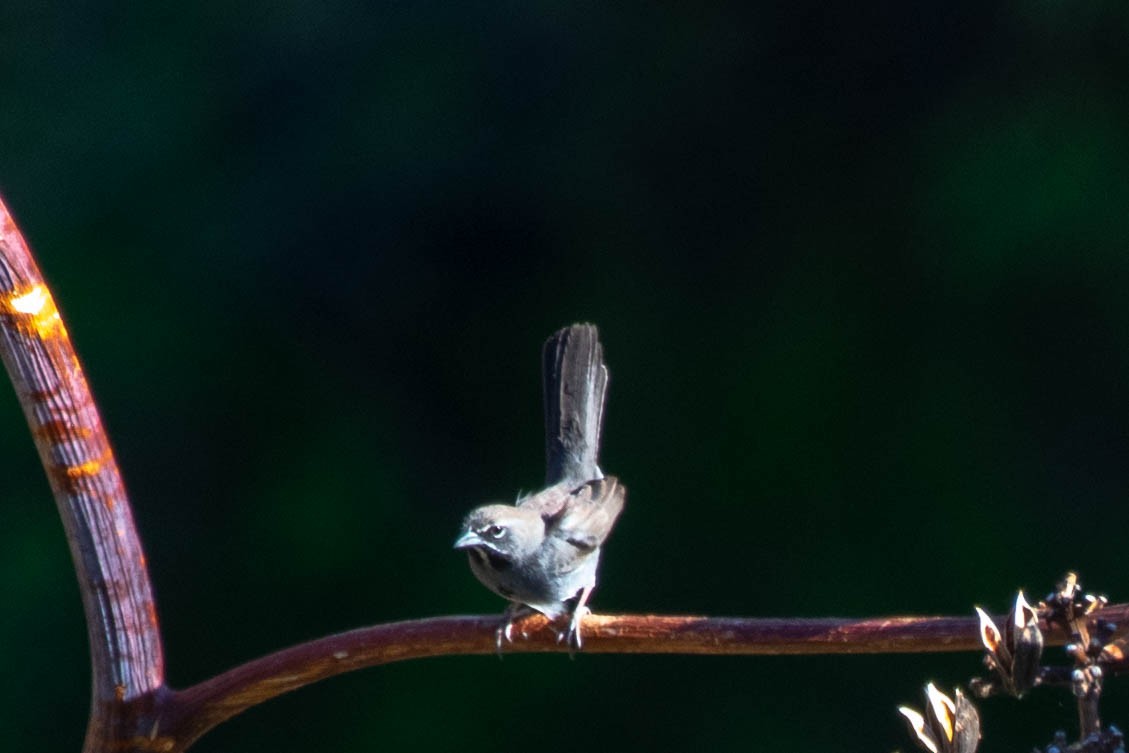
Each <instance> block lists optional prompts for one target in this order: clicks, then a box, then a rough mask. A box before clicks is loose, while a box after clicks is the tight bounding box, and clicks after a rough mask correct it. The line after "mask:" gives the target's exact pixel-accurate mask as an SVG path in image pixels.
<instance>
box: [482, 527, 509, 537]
mask: <svg viewBox="0 0 1129 753" xmlns="http://www.w3.org/2000/svg"><path fill="white" fill-rule="evenodd" d="M505 534H506V528H505V526H499V525H493V526H490V527H489V528H487V529H486V535H487V536H489V537H490V538H492V539H500V538H502V536H504V535H505Z"/></svg>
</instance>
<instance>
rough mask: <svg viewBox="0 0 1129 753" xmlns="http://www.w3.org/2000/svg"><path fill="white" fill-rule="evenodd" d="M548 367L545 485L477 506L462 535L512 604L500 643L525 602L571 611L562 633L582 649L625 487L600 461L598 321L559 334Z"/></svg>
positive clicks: (474, 567) (473, 559)
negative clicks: (510, 500) (584, 623)
mask: <svg viewBox="0 0 1129 753" xmlns="http://www.w3.org/2000/svg"><path fill="white" fill-rule="evenodd" d="M543 365H544V388H545V429H546V443H545V450H546V459H547V468H548V470H547V472H546V482H547V486H546V488H545V489H543V490H542V491H540V492H537V493H536V494H533V495H530V496H527V497H523V498H522V499H519V500H518V501H517V503H516V504H514V505H486V506H484V507H479V508H477V509H475V510H472V511H471V512H470V514H468V515H467V516H466V518H465V519H464V520H463V526H462V533H461V534H460V536H459V538H458V540H456V541H455V549H462V550H465V551H466V552H467V555H468V559H469V561H470V569H471V571H472V572H473V573H474V575H475V577H477V578H478V580H479V581H481V582H482V584H483V585H485V586H486V587H487V588H489V589H490V590H491V591H493V592H494V593H496V594H498V595H499V596H501V597H503V598H505V599H508V600H509V601H510V602H511V604H510V606H509V607H508V608H507V609H506V613H505V615H504V616H503V621H502V624H501V626H500V627H499V628H498V647H499V650H500V649H501V645H502V638H503V637H505V638H506V639H507V640H509V639H510V638H511V636H510V631H511V627H512V624H513V622H514V620H515V619H516V618H517V617H518V616H519V615H520V613H521V612H522V610H523V609H524V608H531V609H533V610H536V611H538V612H540V613H542V614H544V615H545V616H546V617H548V618H549V619H551V620H556V619H557V618H559V617H562V616H563V615H566V614H569V615H570V617H571V618H570V620H569V626H568V630H567V632H566V633H563V634H562V639H563V638H565V637H567V638H568V640H569V643H570V645H572V646H574V647H576V648H580V645H581V639H580V621H581V619H582V616H583V613H584V610H585V608H586V607H585V605H586V603H587V601H588V597H589V595H590V594H591V593H592V589H593V588H594V587H595V585H596V570H597V568H598V566H599V562H600V546H601V545H602V544H603V543H604V540H605V539H606V538H607V536H608V533H609V532H610V531H611V529H612V526H613V525H615V521H616V518H617V517H619V514H620V512H621V511H622V510H623V503H624V497H625V494H626V491H625V489H624V487H623V485H622V484H620V483H619V481H618V480H616V479H615V478H612V477H610V476H609V477H604V474H603V473H602V472H601V471H600V468H599V466H598V465H597V463H596V457H597V453H598V451H599V445H600V424H601V421H602V419H603V409H604V398H605V395H606V392H607V380H608V371H607V367H606V366H605V365H604V361H603V349H602V348H601V347H600V342H599V339H598V337H597V334H596V328H595V327H593V326H592V325H590V324H586V325H580V324H577V325H573V326H571V327H566V328H564V329H562V330H560V331H559V332H557V333H555V334H554V335H553V336H552V337H550V338H549V339H548V340H547V341H546V343H545V347H544V351H543Z"/></svg>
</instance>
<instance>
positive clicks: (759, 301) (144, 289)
mask: <svg viewBox="0 0 1129 753" xmlns="http://www.w3.org/2000/svg"><path fill="white" fill-rule="evenodd" d="M14 5H19V4H14ZM23 6H24V7H23V8H22V9H21V8H19V7H9V8H7V9H6V10H5V19H4V23H3V24H2V25H0V94H2V106H0V192H2V193H3V195H4V197H5V199H6V200H7V202H8V204H9V206H10V208H11V210H12V211H13V213H14V214H15V216H16V218H17V220H18V222H19V223H20V225H21V227H22V229H23V231H24V233H25V235H26V237H27V239H28V241H29V243H30V244H31V245H32V247H33V249H34V250H35V251H36V252H37V254H38V257H39V259H40V262H41V265H42V267H43V268H44V271H45V274H46V275H47V277H48V279H49V280H50V281H51V283H52V284H53V286H54V289H55V292H56V298H57V300H58V301H59V304H60V307H61V308H62V310H63V312H64V315H65V316H67V321H68V324H69V328H70V331H71V334H72V336H73V338H74V339H75V342H76V344H77V347H78V349H79V352H80V354H81V355H82V357H83V360H84V363H85V365H86V367H87V372H88V374H89V377H90V379H91V381H92V383H93V386H94V390H95V393H96V394H97V396H98V397H99V400H100V404H101V406H102V410H103V412H104V417H105V420H106V423H107V425H108V427H109V429H110V432H111V436H112V438H113V441H114V443H115V446H116V448H117V451H118V455H119V461H120V463H121V466H122V467H123V469H124V472H125V474H126V479H127V483H128V485H129V487H130V489H131V492H132V497H133V500H134V504H135V514H136V516H137V519H138V524H139V527H140V530H141V533H142V536H143V539H144V541H145V543H146V546H147V551H148V555H149V562H150V565H151V568H152V576H153V579H154V582H155V587H156V592H157V597H158V603H159V607H160V613H161V617H162V620H163V626H164V631H165V636H166V641H167V643H166V651H167V660H168V674H169V678H170V681H171V682H172V684H174V685H175V686H185V685H188V684H191V683H193V682H196V681H199V680H202V679H204V678H206V677H208V676H210V675H212V674H213V673H216V672H219V671H221V670H223V669H226V668H228V667H230V666H232V665H234V664H236V663H239V662H241V661H244V660H247V659H250V658H252V657H256V656H259V655H261V654H264V653H266V652H269V651H271V650H274V649H277V648H281V647H283V646H286V645H289V644H292V643H295V642H298V641H301V640H304V639H308V638H312V637H316V636H319V635H323V634H326V633H330V632H336V631H340V630H344V629H348V628H352V627H357V626H360V625H365V624H371V623H376V622H382V621H388V620H398V619H404V618H412V617H420V616H426V615H434V614H447V613H479V612H493V611H500V610H501V607H502V604H501V603H500V601H499V600H498V599H497V598H495V597H493V596H492V595H491V594H490V593H488V592H487V591H486V590H485V589H483V588H482V587H481V586H479V584H478V583H477V582H476V581H475V580H474V579H473V578H472V576H471V575H470V572H469V570H468V568H467V566H466V564H465V562H464V559H463V557H461V556H460V555H458V554H456V553H454V552H452V551H451V550H450V544H451V542H452V540H453V537H454V535H455V533H456V529H457V525H458V522H459V519H460V517H461V516H462V514H463V513H464V512H465V511H466V510H467V509H469V508H470V507H471V506H473V505H475V504H478V503H481V502H484V501H488V500H492V499H503V500H509V499H512V498H513V496H514V495H515V494H516V492H517V491H518V490H519V489H525V490H529V489H532V488H534V487H537V486H538V484H539V483H540V481H541V478H542V473H543V461H542V434H541V431H542V430H541V406H540V386H539V380H540V375H539V349H540V346H541V342H542V341H543V340H544V338H545V337H546V336H547V335H549V333H550V332H552V331H553V330H554V329H556V328H557V327H559V326H562V325H564V324H568V323H570V322H573V321H593V322H596V323H597V324H599V326H600V327H601V330H602V333H603V339H604V342H605V347H606V353H607V357H608V360H609V362H610V365H611V370H612V384H611V393H610V403H609V406H608V418H607V424H606V427H605V446H604V453H603V460H604V462H603V465H604V467H605V468H606V469H607V470H608V471H609V472H613V473H615V474H617V475H619V476H620V477H621V478H622V479H624V481H625V482H626V484H627V485H628V487H629V489H630V495H629V499H628V506H627V509H626V512H625V514H624V516H623V518H622V519H621V521H620V524H619V526H618V528H617V530H616V532H615V534H614V535H613V537H612V539H611V541H610V542H609V546H608V548H607V552H606V555H605V561H604V568H603V578H602V582H601V586H600V588H599V590H598V591H597V593H596V596H595V598H594V604H595V607H596V609H597V610H600V611H607V612H628V611H631V612H635V611H654V612H667V613H708V614H714V615H749V616H790V615H791V616H831V615H843V616H868V615H884V614H905V613H919V614H920V613H926V614H931V613H932V614H935V613H960V614H965V613H967V614H971V610H972V606H973V604H979V605H982V606H985V607H987V608H989V609H995V610H1001V611H1002V610H1004V609H1006V606H1007V603H1008V601H1009V600H1010V598H1011V595H1012V594H1013V593H1014V589H1016V588H1021V587H1022V588H1024V589H1027V590H1028V592H1029V593H1031V594H1033V595H1034V596H1036V597H1037V596H1041V595H1043V594H1045V593H1046V592H1047V591H1048V590H1049V589H1050V588H1051V587H1052V586H1053V584H1054V582H1055V580H1056V579H1057V578H1058V577H1059V576H1060V575H1061V574H1062V573H1063V572H1064V571H1065V570H1066V569H1068V568H1076V569H1078V570H1079V571H1080V572H1081V573H1082V576H1083V582H1084V583H1085V584H1086V585H1087V586H1089V587H1091V588H1093V589H1095V590H1097V591H1099V592H1105V593H1108V594H1109V595H1110V596H1111V597H1112V598H1113V599H1114V600H1125V599H1127V598H1129V574H1126V573H1125V572H1124V571H1123V570H1122V568H1123V567H1124V560H1123V559H1122V556H1121V555H1122V552H1121V550H1120V549H1118V546H1119V545H1118V544H1117V542H1118V541H1119V540H1120V539H1118V538H1117V537H1118V536H1119V535H1120V534H1118V531H1123V530H1124V529H1123V528H1122V526H1124V525H1125V524H1126V512H1125V501H1126V489H1127V488H1129V464H1127V462H1126V459H1127V458H1129V296H1127V295H1126V291H1127V290H1129V253H1127V242H1129V221H1127V215H1126V209H1127V207H1129V97H1127V96H1126V84H1125V82H1126V79H1125V73H1126V70H1129V67H1127V66H1129V47H1127V46H1126V45H1125V43H1124V42H1125V38H1126V32H1127V31H1129V10H1127V9H1126V6H1125V5H1124V4H1123V3H1119V2H1104V3H1103V2H1093V3H1054V2H1046V1H1045V0H1012V1H1011V2H999V3H980V2H965V1H963V0H957V2H950V3H945V4H932V5H922V4H919V3H902V2H878V3H872V4H868V5H865V6H857V5H845V4H844V5H835V4H828V3H823V2H809V1H807V0H801V1H800V2H796V3H766V2H753V3H734V4H729V5H726V4H715V3H670V4H667V3H660V4H653V3H652V4H640V5H622V4H618V5H617V4H611V5H609V4H606V3H594V2H575V3H544V2H529V1H527V2H520V3H433V2H418V3H368V2H357V1H353V2H348V1H346V0H340V1H333V0H319V1H318V2H281V3H262V2H248V3H227V2H210V1H205V2H200V3H190V4H185V3H176V4H173V3H163V2H158V3H135V2H134V3H119V4H116V6H115V7H114V8H113V9H112V10H111V9H110V7H109V4H99V3H81V4H77V5H71V6H69V7H67V8H66V9H65V10H64V9H63V8H62V6H61V5H60V6H59V7H56V8H53V9H52V8H49V7H47V6H40V5H39V4H32V3H24V4H23ZM5 392H8V394H9V396H8V397H3V398H0V426H3V427H5V428H4V429H3V430H2V431H0V443H2V444H0V458H2V461H0V476H2V478H3V483H2V485H0V498H2V500H3V503H2V504H3V520H4V522H3V524H2V525H0V601H2V603H3V605H4V606H3V609H2V611H0V645H2V646H3V647H4V656H5V679H6V681H5V683H4V690H3V691H0V692H2V693H3V702H2V703H0V739H3V740H4V741H5V746H6V747H9V748H11V749H12V750H21V749H38V750H60V751H62V750H77V749H78V747H79V745H80V743H81V740H82V735H83V729H84V723H85V716H86V706H87V703H88V684H89V670H88V660H87V649H86V638H85V632H84V627H83V623H82V614H81V610H80V604H79V598H78V592H77V588H76V586H75V583H74V577H73V571H72V569H71V564H70V559H69V555H68V552H67V549H66V545H65V542H64V538H63V533H62V530H61V527H60V526H59V524H58V520H57V515H56V513H55V511H54V509H53V505H52V503H51V499H50V496H49V492H48V488H47V484H46V482H45V480H44V478H43V474H42V472H41V471H40V469H39V467H38V464H37V461H36V458H35V455H34V452H33V448H32V444H31V441H30V439H29V436H28V433H27V431H26V429H25V427H24V424H23V419H22V417H21V416H20V414H19V410H18V406H17V404H16V401H15V399H14V397H12V396H11V395H10V391H8V390H5ZM1051 655H1052V656H1054V657H1057V656H1058V652H1051ZM978 670H979V658H978V657H977V656H975V655H971V654H970V655H933V656H911V657H894V658H890V657H837V658H836V657H833V658H810V657H809V658H727V659H699V658H692V657H666V658H663V657H618V656H583V655H582V656H579V657H578V658H577V659H576V661H569V660H568V659H566V658H564V657H563V656H557V655H553V656H533V657H527V656H522V657H512V658H507V659H506V660H505V661H503V662H499V661H497V660H496V659H493V658H482V657H472V658H449V659H442V660H433V661H426V662H416V663H409V664H402V665H397V666H390V667H386V668H380V669H374V670H370V671H365V672H361V673H356V674H353V675H350V676H347V677H343V678H338V679H334V680H332V681H329V682H325V683H322V684H319V685H317V686H314V687H311V688H308V689H305V690H303V691H301V692H298V693H295V694H293V695H291V696H288V697H285V698H282V699H280V700H277V701H274V702H271V703H269V704H267V705H264V706H262V707H260V708H258V709H255V710H253V711H252V712H250V713H247V714H246V715H244V716H242V717H239V718H237V719H235V720H233V721H232V722H230V723H228V724H226V725H224V726H223V727H221V728H220V729H218V730H216V731H215V732H213V733H212V734H210V735H209V736H207V737H206V738H204V739H203V740H202V741H201V742H200V743H199V744H198V746H197V748H196V749H197V750H199V751H202V752H203V751H226V750H246V749H270V750H277V751H305V750H327V751H335V750H378V749H381V750H399V749H409V748H410V749H417V750H444V749H453V748H455V747H458V748H459V749H460V750H465V751H486V750H498V749H499V748H500V747H505V746H521V747H526V746H535V747H536V748H537V749H538V750H541V751H570V753H571V752H573V751H575V750H577V749H578V747H591V746H594V747H595V748H596V749H607V750H628V749H648V748H650V749H657V748H661V749H686V748H691V747H696V748H698V749H702V750H718V751H728V750H742V751H744V750H781V749H799V750H844V751H855V750H859V751H862V750H867V751H872V750H879V751H881V750H892V749H893V748H895V747H901V748H902V749H908V748H910V747H911V743H910V741H909V739H908V737H907V736H906V735H905V733H904V731H903V728H902V724H901V721H900V719H899V718H898V717H897V715H896V713H895V706H896V705H897V704H899V703H906V702H911V703H913V704H915V705H919V704H920V688H921V687H922V686H923V685H924V683H925V682H926V681H929V680H934V681H936V682H938V683H940V684H942V685H943V686H945V687H947V688H951V686H952V684H953V683H956V682H963V681H965V680H966V679H967V678H968V677H969V676H970V675H972V674H974V673H976V672H977V671H978ZM981 712H982V716H983V719H984V727H985V732H986V735H987V737H986V740H985V743H984V745H983V747H982V750H985V751H1005V750H1006V751H1011V750H1018V749H1023V750H1029V749H1031V747H1032V746H1034V745H1041V744H1045V743H1046V742H1047V741H1049V740H1050V737H1051V734H1052V732H1053V731H1054V729H1056V728H1060V727H1065V728H1068V729H1073V724H1074V720H1073V711H1072V703H1071V701H1070V699H1069V698H1067V697H1066V696H1065V695H1064V694H1061V693H1059V694H1055V693H1050V692H1043V693H1036V694H1035V695H1034V697H1032V698H1030V699H1029V700H1025V701H1024V702H1023V703H1022V704H1015V703H1010V702H1008V701H1004V700H997V701H993V702H990V703H986V704H984V705H982V707H981ZM1104 717H1105V718H1106V719H1107V720H1109V721H1112V722H1114V723H1119V724H1121V725H1123V726H1124V725H1126V724H1129V690H1127V689H1126V687H1123V683H1112V684H1111V686H1110V688H1109V692H1108V699H1107V701H1106V702H1105V707H1104Z"/></svg>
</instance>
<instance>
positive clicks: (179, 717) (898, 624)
mask: <svg viewBox="0 0 1129 753" xmlns="http://www.w3.org/2000/svg"><path fill="white" fill-rule="evenodd" d="M1102 616H1103V619H1111V620H1122V619H1127V618H1129V604H1118V605H1113V606H1110V607H1108V608H1107V609H1105V610H1103V612H1102ZM498 619H499V618H498V617H497V616H471V617H433V618H430V619H423V620H413V621H409V622H395V623H389V624H386V625H375V626H372V627H367V628H362V629H359V630H353V631H350V632H347V633H340V634H338V635H332V636H328V637H325V638H321V639H318V640H314V641H310V642H308V643H303V644H300V645H298V646H293V647H291V648H288V649H284V650H282V651H278V652H276V653H274V654H270V655H268V656H264V657H262V658H260V659H255V660H254V661H250V662H248V663H246V664H243V665H241V666H239V667H235V668H234V669H231V670H229V671H227V672H224V673H223V674H220V675H218V676H216V677H213V678H211V679H210V680H206V681H204V682H202V683H200V684H198V685H195V686H193V687H191V688H188V689H186V690H182V691H178V692H176V693H175V694H174V699H175V703H174V706H175V712H173V713H170V715H169V716H168V717H167V718H166V720H165V723H166V724H167V725H168V726H169V728H170V729H174V728H175V729H177V730H178V734H179V735H184V736H187V739H188V740H189V741H190V740H194V739H196V738H197V737H199V736H200V735H202V734H203V733H204V732H206V731H207V730H209V729H211V728H212V727H214V726H215V725H217V724H220V723H221V722H223V721H226V720H227V719H230V718H231V717H233V716H235V715H237V714H239V713H240V712H242V711H244V710H246V709H248V708H250V707H252V706H255V705H257V704H259V703H262V702H263V701H265V700H268V699H270V698H274V697H276V696H279V695H282V694H283V693H288V692H290V691H292V690H296V689H298V688H300V687H303V686H305V685H308V684H310V683H313V682H317V681H319V680H324V679H326V678H328V677H332V676H334V675H338V674H342V673H344V672H351V671H354V670H358V669H364V668H366V667H374V666H378V665H381V664H388V663H391V662H396V661H405V660H408V659H420V658H425V657H434V656H453V655H467V654H479V655H493V654H494V653H495V652H496V646H495V629H496V628H497V627H498ZM523 627H524V628H525V629H526V631H527V632H528V636H527V637H526V636H521V629H522V628H523ZM547 628H548V623H547V621H546V620H545V618H543V617H541V616H539V615H534V616H532V617H529V618H528V619H527V620H526V621H525V622H523V623H520V624H519V625H517V626H515V630H514V633H515V635H518V636H519V637H518V638H517V639H516V640H515V641H514V642H513V643H512V644H507V645H506V647H505V653H507V654H510V653H514V654H516V653H529V652H542V653H543V652H558V653H567V652H568V651H569V647H568V646H567V645H565V644H563V643H560V642H559V641H558V640H557V634H556V632H555V631H554V630H552V629H547ZM1047 629H1048V635H1047V640H1048V643H1051V644H1062V643H1065V642H1066V640H1067V637H1066V636H1065V635H1063V634H1061V631H1057V630H1055V629H1054V628H1047ZM583 630H584V651H583V652H582V653H583V654H683V655H686V654H695V655H712V656H722V655H725V656H735V655H786V654H792V655H795V654H807V655H815V654H820V655H830V654H890V653H929V652H948V651H982V650H983V647H982V646H981V644H980V638H979V622H978V620H977V618H975V617H971V616H970V617H886V618H876V619H833V618H832V619H744V618H718V617H692V616H657V615H589V616H588V617H586V618H585V619H584V624H583Z"/></svg>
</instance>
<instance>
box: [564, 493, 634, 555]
mask: <svg viewBox="0 0 1129 753" xmlns="http://www.w3.org/2000/svg"><path fill="white" fill-rule="evenodd" d="M626 495H627V490H626V489H625V488H624V486H623V484H621V483H619V480H618V479H616V478H615V477H614V476H607V477H605V478H601V479H595V480H593V481H589V482H588V483H586V484H584V485H583V486H580V487H578V488H577V489H576V490H575V491H573V492H572V493H571V494H570V495H569V497H568V499H567V501H566V503H565V504H564V506H563V507H562V508H561V510H560V512H559V514H557V515H556V516H554V517H553V518H552V519H549V520H547V526H546V530H547V533H548V534H549V535H554V536H559V537H561V538H563V539H565V540H567V541H568V542H569V543H570V544H572V545H573V546H575V547H577V548H578V549H582V550H585V551H591V550H593V549H595V548H596V547H598V546H600V544H602V543H604V539H606V538H607V537H608V534H609V533H610V532H611V530H612V526H613V525H615V521H616V518H618V517H619V514H620V512H622V511H623V503H624V499H625V498H626Z"/></svg>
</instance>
